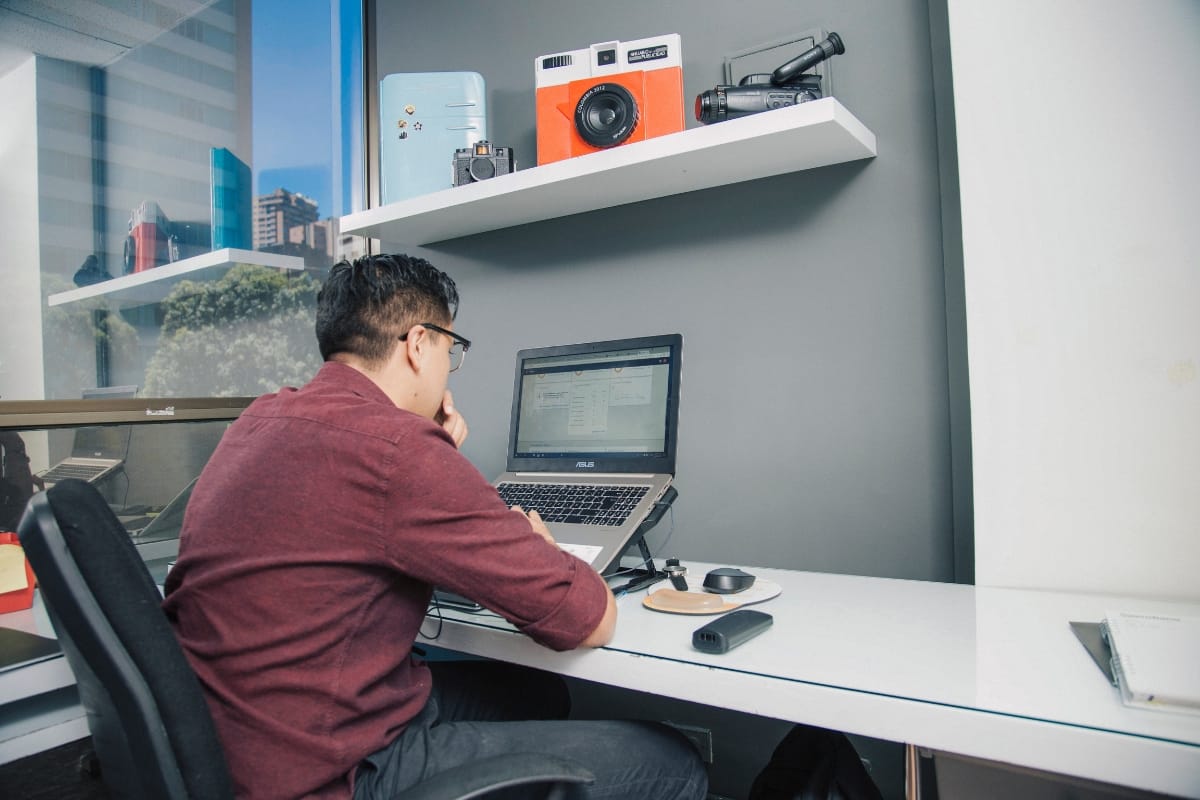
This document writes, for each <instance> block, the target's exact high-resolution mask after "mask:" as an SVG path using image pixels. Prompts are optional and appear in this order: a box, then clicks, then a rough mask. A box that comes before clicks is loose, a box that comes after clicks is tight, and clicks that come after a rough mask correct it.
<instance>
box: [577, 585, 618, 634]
mask: <svg viewBox="0 0 1200 800" xmlns="http://www.w3.org/2000/svg"><path fill="white" fill-rule="evenodd" d="M616 629H617V601H616V600H615V599H614V598H613V595H612V592H609V593H608V606H607V607H606V608H605V609H604V617H603V618H602V619H601V620H600V624H599V625H597V626H596V630H594V631H592V633H591V635H590V636H588V637H587V638H586V639H584V640H583V642H582V643H581V644H580V645H579V646H580V647H603V646H604V645H606V644H608V643H609V642H611V641H612V637H613V632H614V631H616Z"/></svg>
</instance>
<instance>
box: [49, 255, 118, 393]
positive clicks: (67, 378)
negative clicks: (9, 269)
mask: <svg viewBox="0 0 1200 800" xmlns="http://www.w3.org/2000/svg"><path fill="white" fill-rule="evenodd" d="M74 288H75V286H74V285H73V284H71V283H70V282H68V281H67V280H66V279H65V278H63V277H62V276H60V275H55V274H52V273H48V272H43V273H42V289H43V292H44V294H45V296H47V297H48V296H50V295H53V294H57V293H59V292H64V291H67V290H68V289H74ZM44 309H45V310H44V311H43V312H42V337H43V341H42V348H43V352H44V353H45V354H46V356H45V363H46V397H47V398H49V399H78V397H79V392H80V389H84V388H87V387H89V386H99V385H100V380H99V376H98V375H97V374H96V359H97V356H96V354H97V352H98V351H104V352H106V353H107V354H108V358H109V360H110V361H114V362H118V363H122V362H124V361H130V360H132V359H134V358H135V357H136V356H137V349H138V336H137V332H136V331H135V330H134V328H133V326H132V325H130V324H129V323H128V322H126V321H125V320H124V319H122V318H121V315H120V314H118V313H116V312H113V311H110V310H109V308H108V304H107V302H106V301H105V300H104V298H100V297H94V298H90V299H88V300H83V301H81V302H75V303H67V304H65V305H59V306H49V305H47V306H44Z"/></svg>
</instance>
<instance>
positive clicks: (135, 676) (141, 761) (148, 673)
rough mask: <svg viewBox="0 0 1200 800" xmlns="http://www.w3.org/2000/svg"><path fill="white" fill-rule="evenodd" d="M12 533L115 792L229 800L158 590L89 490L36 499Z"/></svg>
mask: <svg viewBox="0 0 1200 800" xmlns="http://www.w3.org/2000/svg"><path fill="white" fill-rule="evenodd" d="M18 536H19V537H20V540H21V545H22V547H24V549H25V554H26V556H27V557H28V559H29V561H30V563H31V564H32V566H33V571H34V573H35V574H36V575H37V578H38V585H39V587H40V591H41V596H42V600H43V602H44V603H45V605H46V607H47V610H48V611H49V613H50V617H51V620H52V622H53V624H54V627H55V630H56V631H57V632H58V635H59V641H60V643H61V644H62V646H63V651H64V652H65V653H66V656H67V660H68V662H69V663H70V665H71V670H72V671H73V672H74V673H75V679H76V683H77V684H78V686H79V693H80V700H81V702H82V704H83V707H84V709H85V710H86V711H87V716H88V728H89V730H90V731H91V734H92V744H93V747H94V748H95V751H96V755H97V757H98V758H99V761H100V770H101V775H102V777H103V778H104V782H105V784H106V786H107V787H108V789H109V791H110V792H111V793H112V794H113V796H114V797H129V798H147V800H159V799H160V798H165V799H166V800H174V799H175V798H180V800H182V799H183V798H190V799H191V800H229V798H232V797H233V789H232V783H231V781H230V778H229V770H228V767H227V766H226V763H225V756H224V753H223V752H222V750H221V745H220V741H219V740H218V739H217V734H216V729H215V727H214V725H213V722H212V717H211V716H210V714H209V710H208V706H207V704H206V702H205V699H204V695H203V693H202V691H201V689H200V683H199V681H198V680H197V679H196V675H195V673H194V672H193V671H192V669H191V666H190V665H189V664H188V662H187V659H186V657H185V656H184V654H183V650H182V648H180V646H179V642H178V640H176V638H175V634H174V632H173V631H172V630H171V627H170V625H169V624H168V622H167V619H166V616H165V615H164V614H163V612H162V609H161V601H162V597H161V595H160V593H159V590H158V587H157V586H156V585H155V584H154V581H153V579H152V578H151V577H150V573H149V572H148V571H147V569H146V565H145V564H144V563H143V561H142V559H141V557H140V556H139V555H138V553H137V550H136V548H135V547H134V546H133V543H132V542H131V541H130V539H129V534H128V532H126V530H125V528H124V526H122V525H121V523H120V522H119V521H118V520H117V518H116V516H115V515H114V514H113V512H112V509H110V508H109V506H108V504H107V503H106V502H105V501H104V498H103V497H101V496H100V493H99V492H98V491H97V490H96V488H95V487H94V486H92V485H91V484H88V483H85V482H83V481H78V480H64V481H61V482H59V483H56V484H55V485H54V486H52V487H51V488H50V489H49V490H48V491H45V492H41V493H38V494H36V495H34V496H33V497H32V498H31V499H30V501H29V505H28V507H27V509H26V511H25V514H24V516H23V517H22V519H21V522H20V525H19V526H18Z"/></svg>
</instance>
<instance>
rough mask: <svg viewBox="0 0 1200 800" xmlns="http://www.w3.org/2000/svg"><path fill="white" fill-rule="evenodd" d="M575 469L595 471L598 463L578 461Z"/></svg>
mask: <svg viewBox="0 0 1200 800" xmlns="http://www.w3.org/2000/svg"><path fill="white" fill-rule="evenodd" d="M575 468H576V469H595V468H596V462H595V461H576V462H575Z"/></svg>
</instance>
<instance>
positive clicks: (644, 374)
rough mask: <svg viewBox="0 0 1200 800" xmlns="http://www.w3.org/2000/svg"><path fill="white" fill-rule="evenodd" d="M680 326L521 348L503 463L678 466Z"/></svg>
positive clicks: (649, 469) (512, 467)
mask: <svg viewBox="0 0 1200 800" xmlns="http://www.w3.org/2000/svg"><path fill="white" fill-rule="evenodd" d="M682 346H683V339H682V337H681V336H680V335H679V334H671V335H667V336H650V337H641V338H637V339H621V340H615V341H607V342H592V343H588V344H577V345H563V346H558V347H545V348H534V349H530V350H522V351H521V352H520V353H518V354H517V374H516V380H515V385H514V388H513V413H512V420H511V423H510V431H509V451H508V469H509V471H513V472H518V471H523V472H530V471H534V472H592V473H599V472H637V473H668V474H673V473H674V471H675V448H676V440H677V433H676V431H677V423H678V415H679V376H680V356H681V350H682Z"/></svg>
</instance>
